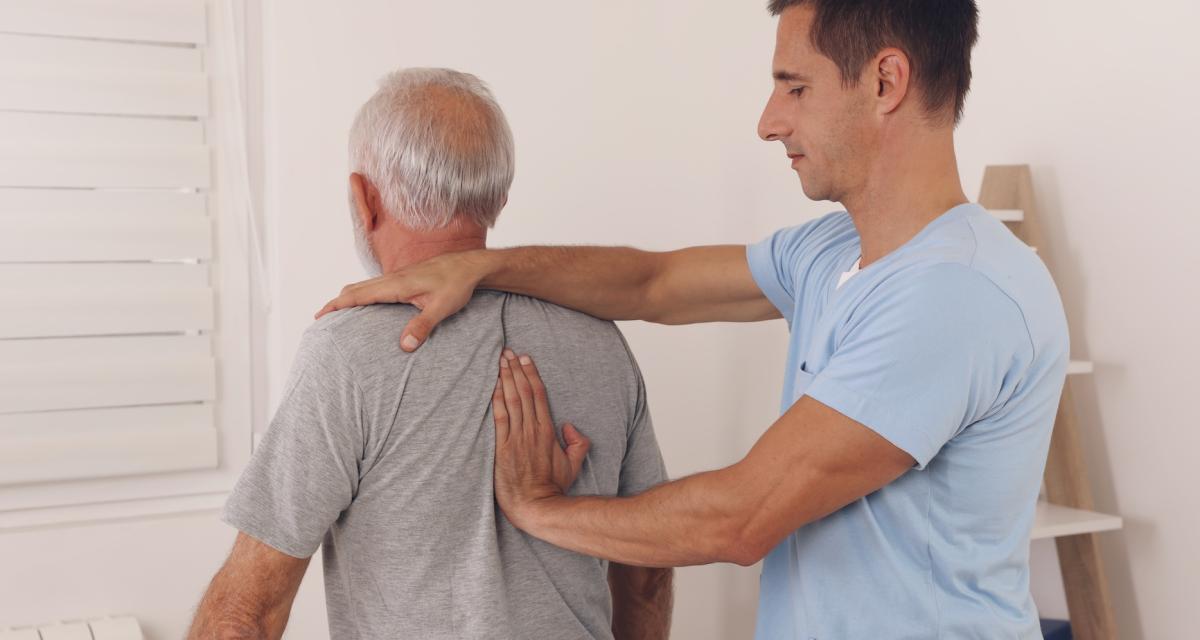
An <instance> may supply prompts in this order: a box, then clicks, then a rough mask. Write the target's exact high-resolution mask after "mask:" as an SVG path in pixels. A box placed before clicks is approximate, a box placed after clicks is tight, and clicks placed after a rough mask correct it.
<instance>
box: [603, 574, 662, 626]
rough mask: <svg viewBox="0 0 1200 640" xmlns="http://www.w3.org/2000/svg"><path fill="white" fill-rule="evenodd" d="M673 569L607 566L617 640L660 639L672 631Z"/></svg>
mask: <svg viewBox="0 0 1200 640" xmlns="http://www.w3.org/2000/svg"><path fill="white" fill-rule="evenodd" d="M674 573H675V571H674V569H654V568H646V567H631V566H629V565H624V564H620V563H617V562H613V563H610V564H609V566H608V583H609V588H610V589H611V591H612V599H613V622H612V631H613V637H614V638H616V640H660V639H665V638H667V637H668V636H669V635H670V632H671V608H672V606H673V595H674V594H673V588H674V584H673V582H674Z"/></svg>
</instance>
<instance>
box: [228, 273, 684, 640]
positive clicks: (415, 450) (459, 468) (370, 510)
mask: <svg viewBox="0 0 1200 640" xmlns="http://www.w3.org/2000/svg"><path fill="white" fill-rule="evenodd" d="M416 313H417V310H416V309H415V308H414V307H411V306H409V305H376V306H371V307H360V308H354V309H347V310H343V311H339V312H336V313H332V314H329V315H327V316H325V317H323V318H321V319H320V320H319V321H318V322H316V323H315V324H314V325H313V326H312V327H311V328H309V330H308V331H307V332H306V333H305V334H304V338H303V340H302V342H301V345H300V350H299V352H298V353H297V355H296V362H295V364H294V367H293V371H292V374H291V378H290V380H289V381H288V384H287V388H286V390H285V392H284V397H283V401H282V404H281V405H280V407H279V410H278V412H277V413H276V414H275V418H274V420H273V421H272V423H271V428H270V429H269V430H268V431H267V433H266V435H265V436H264V437H263V440H262V442H261V443H260V445H259V447H258V449H257V450H256V451H255V452H254V456H253V457H252V459H251V461H250V463H249V465H248V466H247V467H246V469H245V471H244V473H243V474H242V477H241V478H240V479H239V481H238V483H237V486H236V487H235V488H234V491H233V493H232V495H230V497H229V501H228V502H227V503H226V505H225V512H224V516H223V517H224V520H225V521H226V522H228V523H229V524H231V525H233V526H235V527H237V528H238V529H240V530H242V531H243V532H245V533H247V534H249V535H251V536H253V537H255V538H257V539H259V540H261V541H262V542H264V543H266V544H268V545H270V546H272V547H274V548H276V549H278V550H280V551H282V552H284V553H286V554H288V555H291V556H295V557H308V556H309V555H311V554H312V553H313V552H314V551H316V549H317V547H318V546H319V545H321V544H322V542H323V543H324V547H323V548H324V561H325V593H326V601H327V605H328V610H329V627H330V633H331V635H332V637H334V638H339V639H342V638H421V639H427V638H428V639H437V638H446V639H455V640H458V639H462V638H529V639H536V640H544V639H547V638H554V639H555V640H570V639H573V638H612V632H611V630H610V627H611V609H612V606H611V600H610V596H609V591H608V583H607V572H608V563H607V562H604V561H601V560H597V559H595V558H591V557H588V556H583V555H579V554H576V553H572V552H569V551H565V550H563V549H560V548H558V547H555V546H553V545H551V544H548V543H545V542H542V541H541V540H537V539H535V538H532V537H530V536H527V535H525V534H524V533H522V532H520V531H518V530H516V529H515V528H514V527H513V526H512V524H510V523H509V522H508V520H507V519H505V518H504V516H503V514H501V513H500V511H499V509H498V507H497V506H496V504H495V499H494V494H493V488H492V466H493V462H494V457H495V442H496V441H495V430H494V423H493V421H492V410H491V395H492V390H493V388H494V387H495V384H496V377H497V374H498V372H499V368H498V366H499V358H500V351H501V349H502V348H503V347H504V346H506V345H507V346H509V347H511V348H512V349H514V350H515V351H516V352H517V353H528V354H530V355H532V356H533V358H534V361H535V362H536V363H537V365H538V370H539V371H540V372H541V374H542V378H543V380H544V381H545V383H546V387H547V391H548V394H549V397H550V403H551V414H552V416H553V418H554V422H555V424H556V425H559V426H561V424H562V423H563V422H571V423H573V424H575V425H576V426H577V427H578V428H579V430H580V431H581V432H582V433H583V434H585V435H586V436H587V437H589V438H590V439H591V441H592V447H591V450H590V452H589V453H588V457H587V461H586V462H585V464H584V466H583V470H582V472H581V473H580V476H579V479H578V480H577V481H576V483H575V485H574V486H573V487H572V488H571V493H572V494H591V495H628V494H633V493H638V492H641V491H644V490H645V489H647V488H649V487H651V486H653V485H655V484H658V483H660V482H663V481H664V480H666V471H665V469H664V467H663V462H662V456H661V454H660V453H659V450H658V445H657V443H656V442H655V438H654V429H653V426H652V425H651V422H650V413H649V410H648V408H647V406H646V392H645V387H644V385H643V382H642V377H641V373H640V371H639V370H638V367H637V363H636V362H635V361H634V359H633V355H632V354H631V353H630V352H629V348H628V346H627V345H626V343H625V340H624V338H623V337H622V336H621V333H620V332H619V331H618V330H617V327H616V325H614V324H613V323H611V322H606V321H603V320H597V319H596V318H592V317H590V316H587V315H584V314H581V313H578V312H575V311H571V310H569V309H565V308H563V307H559V306H556V305H553V304H549V303H547V302H543V301H541V300H536V299H533V298H527V297H524V296H519V295H514V294H505V293H500V292H495V291H480V292H477V293H476V294H475V295H474V297H473V298H472V300H471V302H470V304H468V305H467V306H466V308H464V309H463V310H462V311H461V312H459V313H458V314H456V315H454V316H451V317H450V318H447V319H446V320H445V321H444V322H442V324H441V325H439V326H438V328H437V329H436V330H435V331H434V332H433V334H432V336H430V338H429V340H428V341H426V343H425V344H424V345H423V346H422V347H421V348H420V349H418V350H417V351H416V353H412V354H408V353H405V352H403V351H401V350H400V347H399V342H400V331H401V330H402V329H403V328H404V326H405V324H406V323H407V322H408V320H409V319H410V318H412V317H413V316H414V315H415V314H416Z"/></svg>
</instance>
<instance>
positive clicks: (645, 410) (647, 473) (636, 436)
mask: <svg viewBox="0 0 1200 640" xmlns="http://www.w3.org/2000/svg"><path fill="white" fill-rule="evenodd" d="M630 357H631V358H632V355H631V356H630ZM634 371H635V373H636V376H637V402H636V405H635V406H634V411H633V420H632V422H631V424H630V425H629V430H628V435H627V436H626V438H627V439H626V444H625V458H624V459H623V460H622V461H621V479H620V484H619V486H618V488H617V495H620V496H631V495H636V494H639V493H642V492H643V491H645V490H647V489H649V488H651V487H653V486H654V485H657V484H661V483H663V482H666V481H667V467H666V465H665V464H664V463H663V457H662V452H661V451H660V450H659V448H658V439H657V438H655V436H654V423H653V422H652V421H651V419H650V406H649V404H648V403H647V400H646V384H645V382H644V381H643V380H642V373H641V371H640V370H638V368H637V363H636V362H634Z"/></svg>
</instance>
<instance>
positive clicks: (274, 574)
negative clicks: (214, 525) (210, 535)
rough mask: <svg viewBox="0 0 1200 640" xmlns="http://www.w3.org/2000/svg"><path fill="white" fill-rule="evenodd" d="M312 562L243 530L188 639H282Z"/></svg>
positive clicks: (207, 594)
mask: <svg viewBox="0 0 1200 640" xmlns="http://www.w3.org/2000/svg"><path fill="white" fill-rule="evenodd" d="M309 560H310V559H309V558H294V557H291V556H288V555H286V554H284V553H282V552H280V551H276V550H275V549H273V548H271V547H269V546H267V545H266V544H263V543H262V542H260V541H258V540H257V539H255V538H253V537H251V536H248V535H246V534H244V533H238V536H237V541H236V542H235V543H234V545H233V550H232V551H231V552H230V554H229V558H227V559H226V560H225V564H224V565H222V566H221V569H220V570H219V571H217V575H216V576H214V577H213V579H212V582H211V583H209V585H208V590H207V591H206V592H205V593H204V598H203V599H202V600H201V601H200V606H199V607H198V608H197V610H196V618H195V619H194V620H193V621H192V627H191V630H190V631H189V632H188V635H187V637H188V640H200V639H203V640H211V639H213V638H230V639H233V638H280V637H282V636H283V630H284V628H285V627H287V621H288V617H289V616H290V615H291V611H292V602H293V601H294V600H295V599H296V593H297V592H298V591H299V590H300V581H301V580H303V579H304V572H305V570H306V569H307V568H308V564H309Z"/></svg>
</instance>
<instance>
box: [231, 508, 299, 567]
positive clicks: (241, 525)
mask: <svg viewBox="0 0 1200 640" xmlns="http://www.w3.org/2000/svg"><path fill="white" fill-rule="evenodd" d="M221 522H224V523H225V524H227V525H229V526H231V527H233V528H235V529H237V530H238V531H241V532H242V533H244V534H246V535H248V536H250V537H252V538H254V539H255V540H258V541H259V542H261V543H263V544H265V545H267V546H268V547H271V548H272V549H275V550H276V551H279V552H280V553H284V554H287V555H289V556H291V557H293V558H298V559H301V560H303V559H304V558H308V557H310V556H312V554H314V553H316V551H317V548H319V547H320V546H321V545H320V544H319V543H318V544H317V546H316V547H313V548H312V549H311V550H308V551H307V552H306V551H305V550H304V549H301V548H299V547H297V546H296V545H294V544H291V543H288V542H285V541H282V540H280V539H279V538H278V537H277V535H276V534H274V533H272V532H270V531H267V530H266V529H264V528H263V527H261V526H259V525H257V524H255V523H254V522H253V521H252V520H251V519H249V518H246V517H244V516H242V515H241V514H238V513H235V512H233V511H230V510H229V509H228V508H226V509H225V510H224V511H222V512H221Z"/></svg>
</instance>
